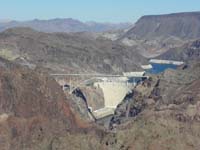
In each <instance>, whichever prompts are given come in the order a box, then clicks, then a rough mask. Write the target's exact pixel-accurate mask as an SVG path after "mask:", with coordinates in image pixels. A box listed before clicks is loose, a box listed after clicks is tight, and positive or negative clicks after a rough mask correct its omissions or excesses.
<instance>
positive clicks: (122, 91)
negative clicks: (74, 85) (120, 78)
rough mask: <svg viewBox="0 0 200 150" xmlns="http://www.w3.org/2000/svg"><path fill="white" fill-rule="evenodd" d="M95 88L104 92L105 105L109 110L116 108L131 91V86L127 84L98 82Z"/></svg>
mask: <svg viewBox="0 0 200 150" xmlns="http://www.w3.org/2000/svg"><path fill="white" fill-rule="evenodd" d="M95 86H96V87H99V88H101V89H102V90H103V94H104V101H105V102H104V104H105V107H109V108H116V107H117V105H118V104H120V103H121V102H122V100H123V99H124V97H125V96H126V94H127V93H129V92H130V91H131V88H130V85H129V84H128V83H126V82H97V83H95Z"/></svg>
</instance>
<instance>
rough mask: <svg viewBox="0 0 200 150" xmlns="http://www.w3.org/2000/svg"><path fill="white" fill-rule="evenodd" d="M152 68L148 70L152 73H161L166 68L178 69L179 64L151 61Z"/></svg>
mask: <svg viewBox="0 0 200 150" xmlns="http://www.w3.org/2000/svg"><path fill="white" fill-rule="evenodd" d="M151 65H152V69H148V70H146V72H148V73H151V74H159V73H162V72H164V71H165V70H166V69H177V67H178V66H177V65H174V64H158V63H151Z"/></svg>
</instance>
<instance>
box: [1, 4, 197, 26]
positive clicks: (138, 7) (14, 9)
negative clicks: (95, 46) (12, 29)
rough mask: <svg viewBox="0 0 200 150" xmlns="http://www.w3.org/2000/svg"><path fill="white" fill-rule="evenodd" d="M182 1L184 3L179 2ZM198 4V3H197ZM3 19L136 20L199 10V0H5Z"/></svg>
mask: <svg viewBox="0 0 200 150" xmlns="http://www.w3.org/2000/svg"><path fill="white" fill-rule="evenodd" d="M180 4H181V5H180ZM194 4H195V5H194ZM0 10H1V11H0V12H1V13H0V20H17V21H27V20H33V19H39V20H49V19H54V18H73V19H77V20H80V21H82V22H90V21H94V22H102V23H103V22H109V23H110V22H111V23H120V22H121V23H122V22H131V23H134V22H136V21H137V20H138V19H139V18H140V17H141V16H144V15H159V14H169V13H178V12H194V11H199V10H200V2H197V0H190V1H188V0H181V1H180V0H168V1H164V2H163V1H161V0H154V1H148V2H147V1H146V0H140V1H133V0H126V1H120V0H101V1H96V0H85V1H81V0H73V1H72V0H60V1H53V0H52V1H47V0H43V1H39V0H29V1H27V0H20V1H19V0H16V1H12V0H3V1H2V2H1V5H0Z"/></svg>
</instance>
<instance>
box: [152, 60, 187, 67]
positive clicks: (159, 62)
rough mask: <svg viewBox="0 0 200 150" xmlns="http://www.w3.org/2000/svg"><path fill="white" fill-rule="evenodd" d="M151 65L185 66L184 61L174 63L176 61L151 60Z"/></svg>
mask: <svg viewBox="0 0 200 150" xmlns="http://www.w3.org/2000/svg"><path fill="white" fill-rule="evenodd" d="M149 62H150V63H157V64H173V65H178V66H179V65H183V64H184V62H182V61H174V60H160V59H151V60H150V61H149Z"/></svg>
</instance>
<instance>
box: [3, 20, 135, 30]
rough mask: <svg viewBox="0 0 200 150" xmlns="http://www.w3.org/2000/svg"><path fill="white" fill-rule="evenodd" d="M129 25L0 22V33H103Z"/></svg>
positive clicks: (68, 21) (59, 21) (44, 21)
mask: <svg viewBox="0 0 200 150" xmlns="http://www.w3.org/2000/svg"><path fill="white" fill-rule="evenodd" d="M131 26H132V24H131V23H116V24H115V23H97V22H81V21H79V20H75V19H71V18H66V19H59V18H57V19H51V20H38V19H35V20H31V21H23V22H22V21H2V22H0V31H4V30H6V29H8V28H13V27H30V28H32V29H35V30H37V31H42V32H50V33H51V32H105V31H110V30H120V29H127V28H129V27H131Z"/></svg>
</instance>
